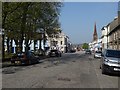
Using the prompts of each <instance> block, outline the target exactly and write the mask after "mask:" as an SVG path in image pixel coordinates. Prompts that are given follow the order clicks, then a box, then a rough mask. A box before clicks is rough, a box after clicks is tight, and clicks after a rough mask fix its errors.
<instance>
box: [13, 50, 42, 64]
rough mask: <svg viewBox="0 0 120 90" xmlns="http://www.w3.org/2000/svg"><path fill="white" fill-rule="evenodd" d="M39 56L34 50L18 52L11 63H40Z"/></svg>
mask: <svg viewBox="0 0 120 90" xmlns="http://www.w3.org/2000/svg"><path fill="white" fill-rule="evenodd" d="M39 60H40V58H39V56H36V55H35V54H34V53H33V52H30V51H29V52H27V53H23V52H22V53H17V54H16V55H14V56H13V57H12V58H11V63H12V64H15V65H29V64H35V63H38V62H39Z"/></svg>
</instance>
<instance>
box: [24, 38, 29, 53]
mask: <svg viewBox="0 0 120 90" xmlns="http://www.w3.org/2000/svg"><path fill="white" fill-rule="evenodd" d="M28 42H29V40H25V45H26V47H25V52H28V50H29V44H28Z"/></svg>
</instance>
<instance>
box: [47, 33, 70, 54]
mask: <svg viewBox="0 0 120 90" xmlns="http://www.w3.org/2000/svg"><path fill="white" fill-rule="evenodd" d="M49 40H50V49H58V50H60V51H61V52H63V53H65V52H67V49H68V44H69V37H68V36H66V35H65V34H64V33H63V32H62V33H59V34H52V35H51V37H49Z"/></svg>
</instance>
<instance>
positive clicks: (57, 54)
mask: <svg viewBox="0 0 120 90" xmlns="http://www.w3.org/2000/svg"><path fill="white" fill-rule="evenodd" d="M61 55H62V54H61V52H60V51H59V50H57V49H54V50H50V52H49V56H50V57H52V56H56V57H61Z"/></svg>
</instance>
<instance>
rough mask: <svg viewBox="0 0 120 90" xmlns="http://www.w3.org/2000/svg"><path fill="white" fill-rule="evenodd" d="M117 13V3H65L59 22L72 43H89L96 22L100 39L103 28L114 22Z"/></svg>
mask: <svg viewBox="0 0 120 90" xmlns="http://www.w3.org/2000/svg"><path fill="white" fill-rule="evenodd" d="M117 12H118V3H117V2H64V3H63V7H62V8H61V15H60V18H59V20H60V23H61V29H62V31H63V32H64V33H65V34H66V35H67V36H69V38H70V41H71V42H72V43H74V44H81V43H89V42H91V41H92V39H93V31H94V24H95V22H96V28H97V33H98V37H99V38H100V37H101V28H102V27H103V26H105V25H107V24H108V23H110V22H111V21H113V20H114V18H115V17H116V16H117Z"/></svg>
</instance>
